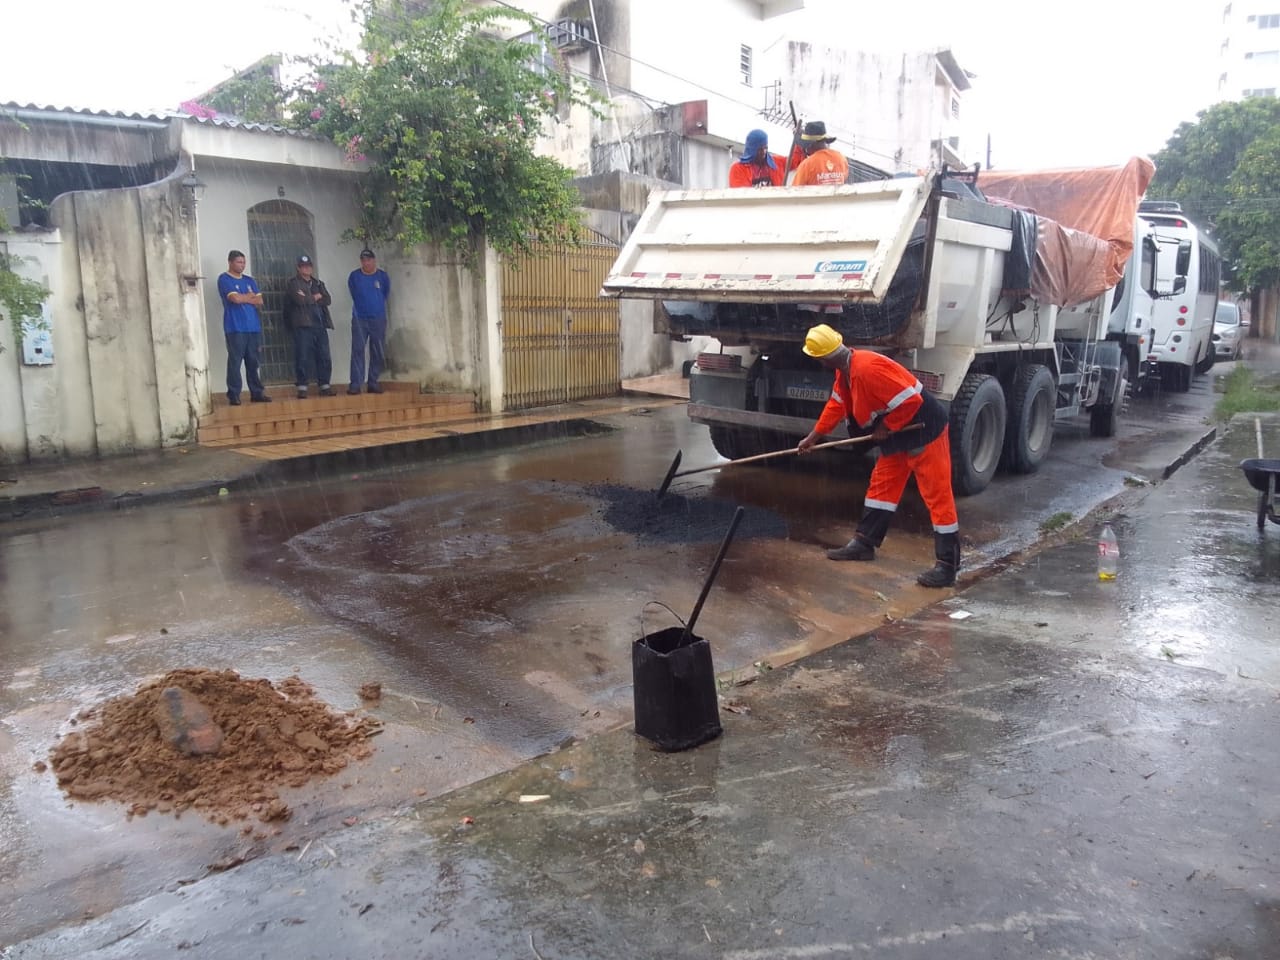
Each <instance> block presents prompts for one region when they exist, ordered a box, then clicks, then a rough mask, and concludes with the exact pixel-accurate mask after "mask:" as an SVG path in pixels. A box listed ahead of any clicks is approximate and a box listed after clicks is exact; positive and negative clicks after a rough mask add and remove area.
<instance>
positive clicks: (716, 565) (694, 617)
mask: <svg viewBox="0 0 1280 960" xmlns="http://www.w3.org/2000/svg"><path fill="white" fill-rule="evenodd" d="M744 513H746V511H745V510H744V509H743V508H742V507H738V508H737V509H736V510H734V511H733V519H732V520H730V521H729V529H728V530H726V531H725V534H724V539H723V540H722V541H720V550H719V551H718V552H717V553H716V558H715V560H714V561H712V564H711V572H710V573H708V574H707V580H706V582H705V583H704V584H703V585H702V592H701V593H700V594H698V602H697V603H695V604H694V605H693V613H691V614H689V622H688V623H686V624H685V625H684V635H683V636H682V637H681V638H680V642H681V643H682V644H684V643H688V642H689V638H690V637H691V636H692V635H693V625H694V624H695V623H697V622H698V614H700V613H701V612H702V605H703V604H704V603H705V602H706V600H707V594H708V593H710V592H711V584H712V583H714V582H715V579H716V574H717V573H719V572H720V564H721V563H722V562H724V555H725V554H726V553H728V552H729V543H730V542H731V541H732V540H733V534H734V531H736V530H737V529H738V524H739V523H741V522H742V515H743V514H744Z"/></svg>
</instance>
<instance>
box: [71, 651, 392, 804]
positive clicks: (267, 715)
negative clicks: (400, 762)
mask: <svg viewBox="0 0 1280 960" xmlns="http://www.w3.org/2000/svg"><path fill="white" fill-rule="evenodd" d="M192 697H194V699H195V701H198V702H192V700H191V698H192ZM205 711H207V712H205ZM77 720H78V721H79V722H80V723H82V724H84V723H87V724H88V725H87V726H83V727H81V729H78V730H75V731H72V732H71V733H69V734H67V736H65V737H64V738H63V739H62V740H61V741H60V742H59V743H58V745H57V746H55V747H54V748H53V751H52V752H51V753H50V763H51V764H52V766H53V771H54V774H55V775H56V776H57V778H58V786H60V787H61V788H62V789H63V790H64V791H65V792H66V794H67V796H68V797H69V798H70V799H72V800H86V801H93V800H117V801H119V802H121V803H126V804H128V805H129V806H128V815H129V816H130V817H132V816H135V815H138V816H143V815H145V814H146V813H148V812H149V811H151V810H157V811H159V812H161V813H170V812H172V813H174V814H175V815H176V814H181V813H182V812H183V811H185V810H196V811H199V812H200V813H201V814H203V815H204V816H205V817H207V818H208V819H209V820H212V821H213V822H214V823H219V824H224V825H225V824H227V823H230V822H231V821H233V820H249V819H251V818H256V819H258V820H261V821H263V822H264V823H265V822H271V821H273V820H287V819H288V818H289V816H290V815H291V811H290V809H289V807H288V805H287V804H286V803H285V802H284V801H283V800H281V799H280V796H279V790H280V789H281V788H282V787H300V786H303V785H304V784H306V783H308V782H309V781H311V780H312V779H315V778H317V777H325V776H330V775H332V774H334V773H337V772H338V771H339V770H341V769H343V768H344V767H345V766H346V765H347V764H348V763H350V762H351V761H352V760H360V759H363V758H364V757H367V756H369V755H370V754H371V753H372V752H373V746H372V744H370V743H369V737H371V736H372V735H373V734H375V733H377V732H378V730H379V724H378V722H377V721H376V720H374V719H372V718H370V717H356V716H355V715H354V714H350V713H345V714H344V713H336V712H334V711H333V710H331V709H330V708H329V707H328V706H327V705H326V704H325V703H323V702H322V701H320V700H318V699H316V696H315V691H314V690H313V689H312V688H311V687H310V686H309V685H308V684H306V683H304V682H303V681H302V680H301V679H299V678H298V677H289V678H287V679H285V680H283V681H281V683H280V684H279V685H278V686H273V685H272V683H271V681H269V680H245V679H242V678H241V677H240V675H239V674H237V673H235V672H234V671H231V670H223V671H216V670H196V669H191V670H174V671H172V672H170V673H167V674H165V675H164V676H163V677H160V678H159V679H157V680H152V681H150V682H148V683H146V684H144V685H143V686H142V687H141V688H139V690H138V692H137V693H135V694H133V695H131V696H125V697H117V698H115V699H113V700H108V701H107V702H105V703H103V704H100V705H99V706H97V707H94V708H92V709H90V710H88V711H85V712H83V713H81V714H80V715H79V717H78V718H77ZM73 722H74V721H73Z"/></svg>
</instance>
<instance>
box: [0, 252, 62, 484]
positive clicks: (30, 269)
mask: <svg viewBox="0 0 1280 960" xmlns="http://www.w3.org/2000/svg"><path fill="white" fill-rule="evenodd" d="M61 245H62V238H61V235H60V234H59V233H58V231H56V230H53V231H50V232H48V233H40V234H19V233H11V234H0V251H3V252H5V253H7V254H9V255H10V256H12V257H14V258H15V262H14V264H13V267H14V271H15V272H16V273H18V274H19V275H20V276H22V277H25V278H26V279H28V280H35V281H37V282H40V283H43V284H45V285H46V286H50V287H52V286H53V285H54V284H55V283H56V280H57V278H58V273H59V266H60V263H59V259H60V253H61ZM57 312H58V313H59V314H60V313H61V311H57ZM54 314H55V311H54V310H53V308H52V306H51V307H50V308H49V309H48V311H47V313H46V316H48V317H49V318H50V319H52V318H53V316H54ZM60 332H61V331H60V330H59V328H58V325H56V324H55V325H54V327H53V334H54V345H53V346H54V358H55V361H57V360H58V359H59V357H60V352H61V349H62V348H63V347H65V346H66V343H65V338H61V337H59V334H60ZM74 367H75V363H74V361H71V362H69V363H68V364H67V365H66V366H65V367H61V366H59V365H58V363H55V364H54V365H53V366H48V367H25V366H24V365H23V363H22V343H21V341H20V340H18V339H17V338H15V336H14V333H13V324H12V322H11V319H10V317H9V316H8V315H7V314H6V313H5V312H4V310H3V309H0V462H9V461H22V460H25V459H27V456H28V448H29V446H34V447H35V452H36V453H37V455H38V454H39V451H40V450H41V449H42V448H49V452H47V453H45V454H44V455H45V456H50V455H56V443H57V440H58V436H57V434H58V429H57V419H56V418H57V381H58V378H59V376H61V375H62V374H63V373H64V371H65V372H66V373H70V372H71V371H72V370H73V368H74ZM32 429H34V431H35V433H36V435H35V437H34V443H32V442H31V441H30V440H29V439H28V434H29V431H30V430H32Z"/></svg>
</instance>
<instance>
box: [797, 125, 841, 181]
mask: <svg viewBox="0 0 1280 960" xmlns="http://www.w3.org/2000/svg"><path fill="white" fill-rule="evenodd" d="M835 142H836V138H835V137H828V136H827V125H826V124H825V123H823V122H822V121H821V120H810V121H809V122H808V123H806V124H805V125H804V132H803V133H801V135H800V146H801V147H802V148H803V149H804V152H805V154H806V156H805V158H804V160H803V161H802V162H801V164H800V166H799V167H797V168H796V178H795V179H794V180H792V181H791V185H792V186H793V187H842V186H844V183H845V181H846V180H848V179H849V161H848V160H846V159H845V158H844V155H843V154H842V153H840V152H839V151H838V150H832V149H831V144H833V143H835Z"/></svg>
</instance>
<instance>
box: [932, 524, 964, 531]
mask: <svg viewBox="0 0 1280 960" xmlns="http://www.w3.org/2000/svg"><path fill="white" fill-rule="evenodd" d="M933 532H934V533H959V532H960V524H958V523H943V524H937V523H935V524H934V525H933Z"/></svg>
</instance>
